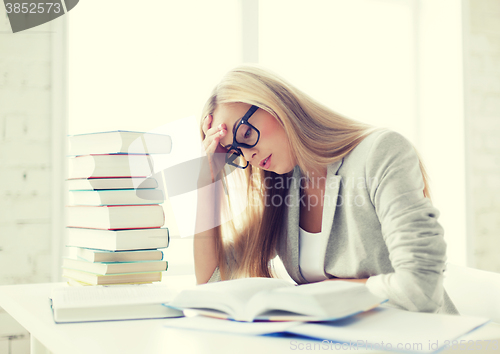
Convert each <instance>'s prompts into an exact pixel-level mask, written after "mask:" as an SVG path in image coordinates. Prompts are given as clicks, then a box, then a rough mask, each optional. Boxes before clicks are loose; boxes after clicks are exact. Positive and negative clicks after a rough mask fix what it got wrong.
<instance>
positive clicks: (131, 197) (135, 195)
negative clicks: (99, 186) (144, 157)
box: [69, 189, 164, 206]
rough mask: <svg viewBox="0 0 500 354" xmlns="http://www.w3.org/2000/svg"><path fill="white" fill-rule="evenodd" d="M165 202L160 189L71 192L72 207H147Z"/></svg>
mask: <svg viewBox="0 0 500 354" xmlns="http://www.w3.org/2000/svg"><path fill="white" fill-rule="evenodd" d="M163 202H164V196H163V192H162V191H161V190H160V189H113V190H100V191H70V192H69V204H70V205H94V206H100V205H145V204H160V203H163Z"/></svg>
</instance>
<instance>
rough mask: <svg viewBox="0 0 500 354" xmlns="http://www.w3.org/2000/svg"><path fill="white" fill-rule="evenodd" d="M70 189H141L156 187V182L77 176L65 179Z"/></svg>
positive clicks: (150, 179)
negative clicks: (76, 177)
mask: <svg viewBox="0 0 500 354" xmlns="http://www.w3.org/2000/svg"><path fill="white" fill-rule="evenodd" d="M66 185H67V187H68V190H70V191H78V190H99V189H142V188H147V189H151V188H157V187H158V182H157V181H156V179H154V178H152V177H148V178H78V179H68V180H66Z"/></svg>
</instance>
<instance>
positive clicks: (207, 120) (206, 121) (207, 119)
mask: <svg viewBox="0 0 500 354" xmlns="http://www.w3.org/2000/svg"><path fill="white" fill-rule="evenodd" d="M212 119H213V117H212V115H211V114H209V115H208V116H206V117H205V118H203V124H202V126H201V129H202V130H203V132H204V133H205V135H207V131H208V129H209V128H210V124H212Z"/></svg>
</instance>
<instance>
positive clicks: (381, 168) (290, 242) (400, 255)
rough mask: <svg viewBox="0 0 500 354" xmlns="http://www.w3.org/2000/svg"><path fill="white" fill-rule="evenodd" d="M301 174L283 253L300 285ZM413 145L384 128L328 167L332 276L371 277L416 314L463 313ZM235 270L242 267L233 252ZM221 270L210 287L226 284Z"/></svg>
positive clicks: (375, 288) (371, 283)
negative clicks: (449, 284)
mask: <svg viewBox="0 0 500 354" xmlns="http://www.w3.org/2000/svg"><path fill="white" fill-rule="evenodd" d="M300 178H301V172H300V169H299V168H298V166H297V167H295V169H294V172H293V178H292V179H291V183H290V187H289V197H288V198H287V199H285V201H286V202H287V214H286V220H284V222H286V225H287V228H286V232H285V233H284V234H282V235H280V238H279V240H278V246H277V250H276V251H277V254H278V255H279V257H280V259H281V260H282V261H283V264H284V266H285V269H286V270H287V272H288V274H289V275H290V277H291V278H292V279H293V280H294V281H295V282H297V284H304V283H308V281H307V280H306V279H304V277H303V276H302V274H301V273H300V268H299V250H300V248H299V212H300V203H301V202H302V203H303V202H304V201H303V200H301V196H300V188H299V186H300V182H299V180H300ZM423 188H424V182H423V178H422V173H421V171H420V166H419V159H418V156H417V154H416V152H415V149H414V148H413V145H412V144H411V143H410V142H409V141H408V140H407V139H406V138H404V137H403V136H402V135H401V134H399V133H397V132H394V131H391V130H387V129H384V130H377V131H375V132H374V133H372V134H370V135H369V136H367V137H366V138H365V139H364V140H363V141H362V142H361V143H359V144H358V146H356V148H354V149H353V150H352V151H351V152H350V153H349V154H348V155H346V156H345V157H344V158H343V159H342V160H340V161H338V162H336V163H333V164H331V165H330V166H328V172H327V179H326V190H325V197H324V206H323V219H322V230H329V231H330V237H329V240H328V244H327V248H326V255H325V267H324V269H325V274H326V275H327V276H328V277H330V278H334V277H338V278H368V281H367V282H366V286H367V287H368V288H369V289H370V291H372V292H373V293H375V294H377V295H380V296H382V297H387V298H388V299H389V301H388V305H389V306H392V307H396V308H402V309H406V310H410V311H421V312H439V313H450V314H458V311H457V309H456V308H455V306H454V305H453V303H452V301H451V300H450V298H449V297H448V295H447V294H446V291H445V290H444V288H443V272H444V270H445V261H446V244H445V241H444V238H443V234H444V231H443V228H442V227H441V225H440V224H439V223H438V221H437V219H438V217H439V211H438V210H437V209H436V208H434V207H433V206H432V204H431V202H430V201H429V199H427V198H424V195H423ZM226 259H227V262H228V265H229V268H231V265H232V264H234V263H235V262H237V260H236V258H235V255H234V249H232V248H231V246H229V249H228V254H227V258H226ZM219 280H220V272H219V269H218V267H217V268H216V269H215V271H214V273H213V274H212V276H211V278H210V279H209V282H212V281H219Z"/></svg>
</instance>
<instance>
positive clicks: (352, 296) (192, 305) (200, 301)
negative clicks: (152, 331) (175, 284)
mask: <svg viewBox="0 0 500 354" xmlns="http://www.w3.org/2000/svg"><path fill="white" fill-rule="evenodd" d="M385 301H387V299H383V298H380V297H377V296H375V295H374V294H372V293H371V292H370V291H369V290H368V288H367V287H366V286H365V285H364V284H359V283H352V282H347V281H327V282H320V283H312V284H305V285H298V286H295V285H293V284H291V283H290V282H288V281H286V280H282V279H276V278H244V279H235V280H226V281H221V282H217V283H209V284H202V285H198V286H196V287H195V288H194V289H188V290H184V291H182V292H181V293H180V294H178V295H177V296H176V297H175V298H174V299H173V300H172V301H171V302H169V303H168V304H166V306H168V307H171V308H174V309H179V310H188V309H189V310H195V311H196V312H197V313H199V314H202V315H207V316H212V317H219V318H227V319H232V320H236V321H247V322H252V321H254V320H267V321H331V320H336V319H340V318H345V317H348V316H352V315H354V314H357V313H359V312H363V311H367V310H370V309H372V308H374V307H376V306H378V305H380V304H381V303H383V302H385Z"/></svg>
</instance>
